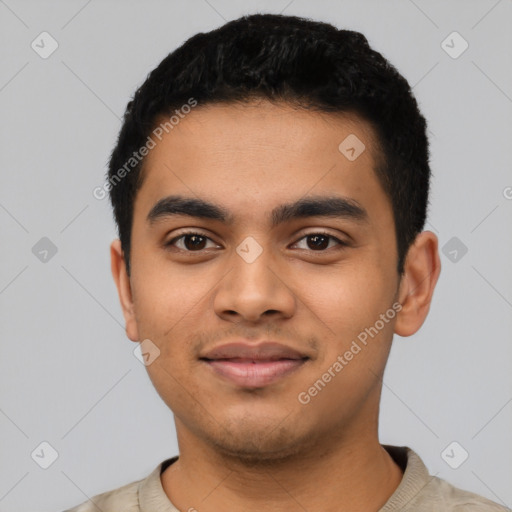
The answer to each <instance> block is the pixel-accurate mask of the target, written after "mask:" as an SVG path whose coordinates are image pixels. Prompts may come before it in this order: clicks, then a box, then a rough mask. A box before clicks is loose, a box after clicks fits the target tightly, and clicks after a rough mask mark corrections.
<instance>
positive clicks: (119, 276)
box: [110, 239, 139, 341]
mask: <svg viewBox="0 0 512 512" xmlns="http://www.w3.org/2000/svg"><path fill="white" fill-rule="evenodd" d="M110 268H111V270H112V277H113V278H114V281H115V283H116V287H117V293H118V294H119V301H120V302H121V308H122V310H123V316H124V320H125V322H126V335H127V336H128V338H129V339H130V340H132V341H139V332H138V329H137V322H136V320H135V308H134V304H133V299H132V290H131V285H130V278H129V277H128V274H127V272H126V263H125V261H124V255H123V250H122V249H121V241H120V240H118V239H116V240H114V241H113V242H112V243H111V244H110Z"/></svg>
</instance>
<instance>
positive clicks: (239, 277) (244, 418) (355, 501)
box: [111, 100, 440, 512]
mask: <svg viewBox="0 0 512 512" xmlns="http://www.w3.org/2000/svg"><path fill="white" fill-rule="evenodd" d="M349 134H355V135H356V136H357V137H358V138H359V139H360V140H361V141H363V142H364V144H365V146H366V150H365V151H363V153H362V154H361V155H360V156H359V157H358V158H357V159H356V160H354V161H349V160H348V159H347V158H346V157H345V156H344V155H343V154H342V153H341V152H340V151H339V150H338V146H339V144H340V142H341V141H343V140H344V139H345V137H347V136H348V135H349ZM374 137H375V136H374V133H373V131H372V129H371V127H370V126H369V125H368V124H367V123H366V122H365V121H363V120H362V119H361V118H358V117H357V116H355V115H339V114H338V115H335V114H330V113H329V114H326V113H318V112H312V111H305V110H298V109H294V108H293V107H291V106H290V105H287V104H272V103H269V102H267V101H265V100H261V101H253V102H252V103H250V104H245V105H243V106H242V105H234V104H219V105H215V106H198V107H196V109H194V110H193V111H192V112H191V113H190V114H188V115H187V116H186V117H185V118H184V119H183V120H181V121H180V123H179V124H178V125H177V126H175V128H174V129H173V130H172V131H171V132H170V133H169V134H166V135H165V136H164V137H163V138H162V141H161V142H159V143H158V144H157V146H156V147H155V148H154V149H153V150H151V152H150V153H149V155H148V156H147V157H146V161H145V167H144V172H145V179H144V182H143V185H142V187H141V189H140V191H139V192H138V194H137V196H136V200H135V205H134V220H133V229H132V247H131V276H130V277H128V276H127V273H126V266H125V263H124V259H123V253H122V251H121V246H120V242H119V240H115V241H114V242H113V243H112V245H111V261H112V273H113V277H114V280H115V282H116V285H117V288H118V292H119V298H120V301H121V306H122V309H123V314H124V317H125V321H126V333H127V336H128V338H129V339H130V340H132V341H142V340H145V339H150V340H151V342H152V343H154V344H155V345H156V346H157V347H158V348H159V350H160V355H159V356H158V357H157V358H156V359H155V360H154V362H152V363H151V364H150V365H148V366H147V370H148V374H149V376H150V378H151V381H152V382H153V384H154V386H155V388H156V390H157V392H158V393H159V395H160V396H161V398H162V399H163V401H164V402H165V403H166V404H167V406H168V407H169V408H170V409H171V410H172V411H173V413H174V417H175V423H176V432H177V437H178V444H179V453H180V457H179V460H178V461H177V462H175V463H174V464H172V465H171V466H170V467H169V468H168V469H167V470H166V471H165V472H164V474H163V475H162V477H161V481H162V485H163V488H164V491H165V493H166V494H167V496H168V497H169V499H170V500H171V501H172V502H173V504H175V506H177V507H178V508H179V509H180V510H189V509H191V508H192V507H193V508H195V509H196V510H198V511H199V512H203V511H204V512H208V511H218V510H222V509H223V508H225V509H229V510H244V511H249V512H250V511H260V510H263V509H264V510H271V511H284V510H286V511H287V512H290V511H295V510H297V511H299V510H300V511H303V510H310V511H312V510H322V511H326V512H329V511H339V510H341V509H342V510H351V511H363V510H364V511H377V510H378V509H379V508H381V507H382V506H383V505H384V503H385V502H386V501H387V499H388V498H389V497H390V496H391V494H392V493H393V492H394V491H395V489H396V488H397V486H398V485H399V483H400V480H401V478H402V472H401V470H400V468H399V467H398V466H397V465H396V464H395V462H394V461H393V460H392V459H391V457H390V456H389V455H388V454H387V452H386V451H385V450H384V448H383V447H382V446H381V445H380V444H379V440H378V413H379V401H380V394H381V388H382V376H383V372H384V368H385V364H386V361H387V358H388V355H389V351H390V348H391V342H392V337H393V334H394V333H396V334H398V335H400V336H410V335H411V334H413V333H415V332H416V331H417V330H418V329H419V328H420V327H421V325H422V324H423V322H424V320H425V318H426V316H427V314H428V310H429V307H430V302H431V299H432V294H433V291H434V287H435V285H436V282H437V279H438V277H439V273H440V260H439V255H438V241H437V238H436V236H435V235H434V234H433V233H431V232H428V231H424V232H422V233H420V234H419V235H418V236H417V238H416V240H415V242H414V244H413V245H412V246H411V248H410V250H409V252H408V254H407V259H406V263H405V272H404V275H403V276H400V275H398V273H397V270H396V268H397V257H398V255H397V250H396V238H395V231H394V229H395V228H394V219H393V214H392V209H391V203H390V200H389V198H388V197H387V195H386V194H385V193H384V191H383V189H382V187H381V185H380V183H379V181H378V179H377V177H376V174H375V172H374V167H375V161H376V157H377V149H376V148H377V145H376V141H375V138H374ZM171 194H180V195H184V196H189V197H199V198H202V199H205V200H208V201H211V202H214V203H216V204H219V205H222V206H223V207H224V208H226V209H228V210H229V211H230V212H231V214H232V215H233V217H234V223H233V225H227V224H224V223H222V222H219V221H217V220H209V219H200V218H193V217H188V216H178V217H172V216H169V217H168V218H164V219H160V220H159V221H158V222H156V223H154V225H150V223H148V222H147V220H146V217H147V214H148V212H149V211H150V210H151V208H152V207H153V205H154V204H155V203H156V202H157V201H158V200H159V199H161V198H163V197H165V196H168V195H171ZM333 194H335V195H337V196H343V197H346V198H350V199H352V200H355V201H357V202H358V203H359V204H360V205H361V206H362V207H363V208H364V209H365V210H366V212H367V215H368V217H367V221H356V220H353V219H345V218H325V217H310V218H305V219H294V220H291V221H289V222H287V223H283V224H282V225H279V226H277V227H275V228H271V226H270V221H269V217H268V215H269V212H270V211H271V210H272V209H273V208H275V207H276V206H278V205H281V204H283V203H288V202H292V201H295V200H297V199H300V198H302V197H309V196H313V195H315V196H318V195H320V196H326V195H333ZM183 228H192V229H193V230H194V231H196V232H199V233H200V234H202V235H203V236H206V237H208V238H207V239H206V240H203V242H204V243H203V245H201V248H200V250H197V249H194V246H193V245H192V244H190V238H189V239H188V242H189V243H188V245H185V242H187V238H185V239H183V238H182V239H180V240H179V241H176V242H175V243H174V249H172V247H167V248H166V247H165V243H167V242H169V241H171V240H172V239H174V238H175V237H177V236H179V235H181V234H182V231H183ZM324 231H325V232H328V234H329V235H330V236H333V237H336V238H338V239H339V240H342V241H344V242H346V243H347V244H348V245H346V246H341V245H338V243H337V242H336V241H335V239H327V240H330V241H329V246H328V247H327V248H322V249H317V248H316V246H315V244H314V243H311V236H310V237H309V238H308V237H306V235H314V234H315V233H318V232H324ZM249 236H250V237H252V238H254V239H255V240H256V241H257V242H258V244H259V245H260V246H261V248H262V253H261V254H260V255H259V257H258V258H257V259H256V260H255V261H254V262H252V263H248V262H247V261H245V260H244V259H243V258H242V257H240V256H239V254H238V253H237V252H236V248H237V246H239V245H240V243H241V242H242V241H243V240H244V239H245V238H246V237H249ZM325 246H327V241H326V243H325ZM325 246H324V247H325ZM187 248H188V253H185V251H186V250H187ZM180 249H181V252H180ZM397 301H398V302H399V303H400V304H401V308H402V309H401V311H400V312H399V313H398V314H397V315H396V316H395V317H394V318H393V319H392V320H390V321H389V322H388V323H385V325H384V328H382V329H381V330H380V331H379V333H378V335H376V336H375V337H374V338H369V341H368V344H367V345H366V346H364V347H363V348H362V350H361V351H360V352H359V353H358V354H357V355H356V356H354V357H353V359H352V360H351V361H349V362H348V364H347V365H346V366H344V367H343V370H342V371H340V372H339V373H337V374H336V376H335V377H334V378H332V379H331V381H330V382H329V383H328V384H327V385H326V386H325V387H324V388H323V389H322V390H321V391H320V392H319V393H318V394H317V395H316V396H314V397H313V398H311V401H310V402H309V403H308V404H302V403H300V402H299V400H298V399H297V397H298V395H299V393H301V392H304V391H307V390H308V389H309V388H310V387H311V386H312V384H313V383H314V382H315V381H317V380H318V379H319V378H321V376H322V375H323V374H324V373H325V372H326V371H327V370H328V368H329V367H332V365H333V363H334V362H335V361H336V360H337V357H338V356H339V355H343V354H344V353H345V352H346V351H347V350H348V349H349V348H350V345H351V343H352V341H353V340H356V339H357V336H358V334H360V333H361V332H362V331H364V329H365V328H367V327H370V326H374V325H375V323H376V321H377V320H378V319H379V318H380V316H379V315H381V314H383V313H386V311H388V310H389V309H390V308H391V307H392V305H393V304H394V303H396V302H397ZM239 339H246V340H250V342H253V343H257V342H259V341H261V340H275V341H278V342H280V343H283V344H285V345H288V346H291V347H293V348H295V349H297V350H300V351H302V352H304V353H306V354H307V355H308V356H309V360H308V361H307V362H306V363H305V364H304V365H303V366H302V367H300V368H299V369H298V370H296V371H295V372H293V373H291V374H289V375H287V376H286V377H284V378H282V379H280V380H279V381H277V382H274V383H272V384H270V385H268V386H266V387H263V388H260V389H245V388H241V387H239V386H236V385H234V384H232V383H231V382H227V381H226V380H224V379H221V378H220V377H219V376H218V375H216V374H215V373H214V372H213V371H211V369H210V368H209V367H205V364H204V363H202V362H201V361H199V359H198V357H199V355H200V354H201V353H204V352H205V351H206V350H208V349H211V348H213V347H214V346H218V345H221V344H223V343H227V342H231V341H236V340H239ZM340 506H342V508H340Z"/></svg>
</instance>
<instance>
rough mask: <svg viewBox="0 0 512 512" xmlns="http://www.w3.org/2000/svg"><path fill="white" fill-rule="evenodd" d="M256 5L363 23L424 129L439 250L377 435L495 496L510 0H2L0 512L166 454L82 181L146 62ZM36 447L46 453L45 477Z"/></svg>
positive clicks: (501, 486) (500, 446) (46, 503)
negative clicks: (432, 284)
mask: <svg viewBox="0 0 512 512" xmlns="http://www.w3.org/2000/svg"><path fill="white" fill-rule="evenodd" d="M257 11H260V12H283V11H284V13H286V14H296V15H302V16H306V17H313V18H315V19H319V20H324V21H328V22H332V23H334V24H335V25H337V26H338V27H340V28H350V29H354V30H359V31H362V32H363V33H364V34H365V35H366V36H367V37H368V39H369V41H370V44H371V45H372V46H374V47H375V48H376V49H377V50H379V51H380V52H382V53H383V54H384V56H386V57H387V58H388V59H390V60H391V62H392V63H394V64H395V65H396V67H397V68H398V69H399V71H400V72H401V73H402V74H403V75H404V76H405V77H406V78H407V79H408V80H409V82H410V84H411V85H413V86H414V92H415V94H416V97H417V98H418V101H419V103H420V107H421V109H422V111H423V113H424V115H425V116H426V118H427V120H428V122H429V133H430V138H431V152H432V158H431V163H432V169H433V172H434V179H433V184H432V199H431V208H430V214H429V224H428V226H427V228H428V229H431V230H433V231H434V232H435V233H437V235H438V236H439V239H440V245H441V247H446V248H445V253H446V254H442V255H441V259H442V264H443V270H442V273H441V279H440V282H439V284H438V287H437V290H436V293H435V295H434V301H433V305H432V309H431V313H430V316H429V318H428V319H427V321H426V323H425V325H424V327H423V328H422V330H421V331H420V332H419V333H418V334H416V335H415V336H413V337H411V338H400V337H395V342H394V347H393V349H392V354H391V359H390V361H389V365H388V368H387V371H386V375H385V379H384V389H383V399H382V410H381V425H380V433H381V441H382V442H383V443H390V444H399V445H409V446H411V447H413V448H414V449H415V450H416V451H417V452H418V453H419V454H420V455H421V456H422V458H423V459H424V461H425V462H426V464H427V466H428V468H429V470H430V471H431V473H432V474H435V475H437V476H439V477H442V478H446V479H448V480H449V481H450V482H452V483H454V484H455V485H458V486H460V487H463V488H466V489H469V490H472V491H474V492H477V493H479V494H482V495H484V496H487V497H489V498H491V499H493V500H495V501H498V502H501V503H504V504H506V505H507V506H509V507H510V506H512V486H511V485H510V482H512V439H511V435H510V432H511V431H512V429H511V427H512V403H511V402H512V377H511V376H512V371H511V370H512V363H511V361H512V357H511V356H512V343H511V335H510V332H511V327H512V286H511V285H512V270H511V265H510V261H512V236H511V228H510V227H511V225H512V199H511V198H512V173H511V161H512V155H511V149H510V148H511V143H510V141H511V140H512V128H511V122H510V121H511V117H512V116H511V114H512V99H511V97H512V85H511V84H512V80H511V79H512V63H511V59H510V54H511V47H512V45H511V42H512V41H511V40H512V35H511V34H512V32H511V31H510V26H511V21H512V2H511V0H500V1H496V0H481V1H462V0H461V1H450V2H446V1H428V2H427V1H425V0H415V1H414V2H413V1H412V0H411V1H409V0H402V1H386V2H382V1H381V2H378V1H365V2H361V1H356V0H353V1H349V0H345V1H337V2H335V1H328V0H323V1H318V0H316V1H314V2H313V1H309V2H308V1H305V0H292V1H290V0H281V1H279V0H272V1H258V2H256V1H244V2H241V1H233V0H208V1H206V0H191V1H189V2H177V1H167V2H163V1H144V2H142V1H129V2H128V1H124V2H120V1H101V2H100V1H99V0H92V1H91V0H90V1H86V0H79V1H78V0H77V1H75V0H73V1H70V0H66V1H52V2H50V1H46V2H43V1H22V0H18V1H15V0H5V1H2V0H0V19H1V26H0V31H1V34H2V36H1V38H2V39H1V43H2V44H1V45H0V52H1V55H2V65H1V69H0V109H1V111H0V115H1V119H2V132H1V139H0V140H1V144H2V146H1V151H0V158H1V188H0V227H1V240H2V253H1V254H2V256H1V258H2V259H1V262H2V264H1V266H0V314H1V324H0V325H1V339H2V343H1V345H0V350H1V352H0V389H1V396H0V433H1V441H0V442H1V455H0V461H1V467H0V510H1V511H9V512H20V511H27V510H38V511H48V512H50V511H54V512H56V511H59V510H62V509H64V508H66V507H70V506H72V505H76V504H78V503H81V502H83V501H85V500H87V499H88V497H90V496H93V495H95V494H98V493H100V492H103V491H106V490H110V489H113V488H115V487H118V486H121V485H124V484H126V483H129V482H131V481H133V480H136V479H140V478H143V477H145V476H146V475H147V474H149V472H150V471H151V470H153V469H154V467H156V465H157V464H158V463H159V462H161V461H162V460H163V459H165V458H167V457H170V456H172V455H175V454H177V445H176V439H175V431H174V425H173V417H172V413H171V412H170V411H169V410H168V409H167V407H166V406H165V404H164V403H163V402H162V401H161V399H160V398H159V396H158V395H157V393H156V391H155V390H154V389H153V387H152V385H151V382H150V380H149V378H148V376H147V373H146V369H145V367H144V366H143V365H142V364H141V363H140V362H139V361H138V359H137V358H136V357H134V354H133V351H134V349H135V348H136V346H137V344H135V343H133V342H131V341H129V340H128V338H126V336H125V333H124V321H123V317H122V314H121V309H120V307H119V304H118V298H117V292H116V290H115V286H114V283H113V280H112V277H111V274H110V262H109V250H108V245H109V243H110V241H111V240H112V239H113V238H115V236H116V232H115V227H114V223H113V220H112V216H111V211H110V207H109V204H108V202H107V200H106V199H105V200H103V201H100V200H97V199H95V198H94V197H93V195H92V190H93V189H94V187H96V186H101V185H102V184H103V179H104V173H105V170H106V163H107V159H108V157H109V153H110V151H111V149H112V146H113V144H114V142H115V139H116V137H117V132H118V130H119V128H120V118H121V116H122V114H123V112H124V108H125V106H126V103H127V102H128V100H129V98H130V96H131V94H132V93H133V92H134V91H135V89H136V87H138V86H139V85H140V84H141V83H142V82H143V81H144V79H145V77H146V75H147V73H148V72H149V71H150V70H151V69H153V68H154V67H155V66H156V65H157V64H158V63H159V62H160V61H161V60H162V59H163V58H164V57H165V56H166V55H167V53H168V52H170V51H172V50H173V49H174V48H176V47H177V46H178V45H180V44H181V43H182V42H183V41H184V40H185V39H186V38H188V37H189V36H191V35H193V34H194V33H196V32H198V31H207V30H210V29H213V28H215V27H217V26H219V25H221V24H222V23H224V20H230V19H234V18H237V17H239V16H240V15H242V14H245V13H252V12H257ZM43 31H47V32H49V33H50V34H51V35H52V37H53V38H54V39H55V40H56V41H57V42H58V45H59V46H58V49H57V50H56V51H55V52H54V53H53V54H52V55H51V56H49V57H48V58H46V59H43V58H41V57H40V56H39V54H38V53H36V52H35V51H34V50H33V49H32V48H31V43H32V41H33V40H36V42H37V41H38V40H39V41H40V39H38V36H39V34H40V33H41V32H43ZM453 31H457V32H458V33H460V35H461V36H462V37H463V38H464V39H465V40H466V41H467V42H468V43H469V48H468V49H467V50H466V51H465V52H464V53H462V54H461V55H460V56H458V58H453V57H451V56H450V55H448V54H447V53H446V51H445V50H444V49H443V47H442V45H441V43H442V41H443V40H445V39H446V38H447V36H448V35H449V34H451V33H452V32H453ZM44 44H45V47H46V48H48V44H47V43H44ZM445 44H449V45H450V46H451V47H452V49H451V51H452V53H453V52H454V51H458V50H460V49H461V48H462V46H461V44H462V42H461V40H460V39H459V40H457V39H455V40H454V39H453V38H452V39H448V42H447V43H445ZM40 45H41V43H40ZM43 237H47V238H48V239H49V240H51V242H52V243H53V244H54V245H55V247H56V249H57V252H56V254H54V255H52V253H51V251H50V252H48V254H45V253H44V252H41V251H43V250H44V248H45V244H48V241H45V240H43V241H42V242H39V241H40V239H41V238H43ZM453 237H456V240H454V241H451V242H449V241H450V240H451V239H452V238H453ZM448 242H449V245H448V246H446V244H447V243H448ZM38 243H39V245H36V244H38ZM461 244H464V246H466V247H467V249H468V252H467V253H466V254H463V252H462V250H461V247H462V246H461ZM34 246H35V249H33V247H34ZM453 250H456V251H457V253H456V256H457V259H456V260H455V261H452V260H453V259H454V257H455V253H454V252H453ZM34 253H35V254H34ZM450 253H451V254H450ZM45 257H46V260H44V258H45ZM41 258H43V261H41ZM43 441H46V442H48V443H49V444H50V445H51V446H52V447H53V448H54V449H55V450H56V451H57V452H58V458H57V459H56V460H55V462H54V463H53V464H52V465H51V466H50V467H48V469H42V468H41V467H40V466H39V464H38V463H44V461H45V460H46V462H48V460H49V459H48V457H50V451H49V449H48V448H47V447H46V448H45V447H44V446H43V448H41V447H40V443H41V442H43ZM453 441H456V442H457V443H459V445H460V446H462V447H463V449H465V450H466V451H467V452H468V453H469V458H468V459H467V460H466V461H465V462H464V463H463V464H462V465H460V467H458V469H452V468H451V467H450V466H449V465H448V464H447V463H446V462H445V460H444V459H443V457H442V456H441V453H442V452H443V450H444V449H445V448H446V447H447V446H448V445H449V444H450V443H452V442H453ZM38 447H39V448H38ZM37 448H38V450H36V449H37ZM34 450H36V454H37V453H38V454H39V457H38V456H37V455H34V458H32V457H31V454H32V453H33V452H34ZM41 450H42V451H41ZM450 450H451V449H450ZM450 450H448V453H449V454H450V456H451V458H450V461H451V462H452V464H454V462H453V461H455V462H457V461H459V462H460V458H461V453H462V452H461V449H460V448H458V447H456V448H455V450H454V451H453V452H452V451H450ZM445 459H446V457H445ZM36 461H37V462H38V463H36Z"/></svg>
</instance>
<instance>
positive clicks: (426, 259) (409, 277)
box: [395, 231, 441, 336]
mask: <svg viewBox="0 0 512 512" xmlns="http://www.w3.org/2000/svg"><path fill="white" fill-rule="evenodd" d="M440 272H441V260H440V258H439V253H438V239H437V236H436V235H435V234H434V233H432V232H431V231H423V232H422V233H420V234H418V235H417V236H416V239H415V240H414V242H413V244H412V245H411V247H410V248H409V250H408V252H407V257H406V260H405V265H404V274H403V275H402V277H401V281H400V287H399V292H398V297H399V301H400V304H402V309H401V311H400V312H399V313H398V315H397V320H396V323H395V333H396V334H398V335H399V336H411V334H414V333H415V332H416V331H417V330H418V329H419V328H420V327H421V326H422V325H423V322H424V321H425V319H426V318H427V314H428V311H429V309H430V302H431V301H432V295H433V293H434V288H435V286H436V283H437V280H438V278H439V274H440Z"/></svg>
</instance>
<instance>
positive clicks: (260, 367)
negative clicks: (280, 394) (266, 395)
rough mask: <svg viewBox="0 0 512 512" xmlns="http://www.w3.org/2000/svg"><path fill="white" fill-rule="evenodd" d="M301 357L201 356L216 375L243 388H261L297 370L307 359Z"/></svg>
mask: <svg viewBox="0 0 512 512" xmlns="http://www.w3.org/2000/svg"><path fill="white" fill-rule="evenodd" d="M308 359H309V358H308V357H301V358H293V359H289V358H266V359H265V358H244V357H233V358H226V359H208V358H201V360H202V361H203V362H204V363H206V364H207V365H208V366H209V367H210V368H211V369H212V370H213V372H215V373H216V374H217V375H219V376H220V377H223V378H224V379H226V380H228V381H230V382H232V383H234V384H235V385H237V386H240V387H244V388H262V387H264V386H268V385H270V384H272V383H274V382H277V381H279V380H281V379H283V378H284V377H286V376H288V375H290V374H291V373H293V372H295V371H296V370H298V369H299V368H300V367H302V365H304V363H305V362H306V361H307V360H308Z"/></svg>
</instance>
